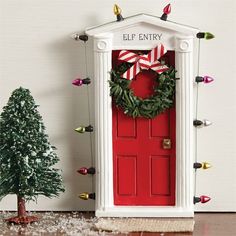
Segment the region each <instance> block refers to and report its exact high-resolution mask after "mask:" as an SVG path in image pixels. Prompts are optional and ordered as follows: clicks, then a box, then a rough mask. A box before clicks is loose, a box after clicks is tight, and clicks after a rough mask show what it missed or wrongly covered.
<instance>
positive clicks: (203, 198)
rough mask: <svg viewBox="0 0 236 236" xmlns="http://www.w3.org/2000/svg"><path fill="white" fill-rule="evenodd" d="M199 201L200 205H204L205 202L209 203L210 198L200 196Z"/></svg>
mask: <svg viewBox="0 0 236 236" xmlns="http://www.w3.org/2000/svg"><path fill="white" fill-rule="evenodd" d="M200 199H201V203H206V202H209V201H210V200H211V198H210V197H208V196H205V195H202V196H200Z"/></svg>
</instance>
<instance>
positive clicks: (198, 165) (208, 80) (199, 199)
mask: <svg viewBox="0 0 236 236" xmlns="http://www.w3.org/2000/svg"><path fill="white" fill-rule="evenodd" d="M197 38H198V62H197V76H196V78H195V82H196V83H197V84H196V100H195V104H196V105H195V108H196V110H195V120H194V121H193V125H194V126H195V127H196V129H195V163H194V165H193V168H194V169H195V173H194V198H193V202H194V204H196V203H199V202H201V203H206V202H208V201H210V200H211V198H210V197H208V196H205V195H202V196H200V197H197V196H196V195H197V170H198V169H200V168H202V169H203V170H206V169H208V168H210V167H211V164H210V163H208V162H202V163H199V162H198V128H201V127H205V126H209V125H211V124H212V122H211V121H209V120H207V119H204V120H199V119H198V96H199V83H205V84H208V83H211V82H213V81H214V79H213V78H212V77H210V76H208V75H205V76H200V52H201V39H206V40H209V39H212V38H214V35H213V34H211V33H209V32H200V33H198V34H197Z"/></svg>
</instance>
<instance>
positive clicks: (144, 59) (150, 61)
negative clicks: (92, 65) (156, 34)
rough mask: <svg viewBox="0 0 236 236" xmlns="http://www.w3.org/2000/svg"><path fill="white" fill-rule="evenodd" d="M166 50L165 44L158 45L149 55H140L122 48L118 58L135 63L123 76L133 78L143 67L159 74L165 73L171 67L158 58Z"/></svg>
mask: <svg viewBox="0 0 236 236" xmlns="http://www.w3.org/2000/svg"><path fill="white" fill-rule="evenodd" d="M166 52H167V50H166V49H165V47H164V46H163V44H160V45H157V46H156V47H155V48H153V49H152V50H151V52H149V53H148V54H147V55H138V54H136V53H133V52H130V51H127V50H122V51H121V52H120V54H119V57H118V60H121V61H126V62H129V63H134V65H133V66H132V67H130V68H129V69H128V70H127V71H126V72H125V73H124V74H123V75H122V77H123V78H125V79H128V80H132V79H133V78H134V77H135V76H136V75H137V74H138V73H139V72H140V70H141V69H142V70H148V69H151V70H154V71H156V72H157V73H159V74H161V73H163V72H164V71H166V70H168V69H169V68H168V67H167V66H166V65H163V64H161V63H160V62H159V61H158V59H159V58H160V57H162V56H163V55H164V54H165V53H166Z"/></svg>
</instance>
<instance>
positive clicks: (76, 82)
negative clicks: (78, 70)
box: [72, 78, 83, 86]
mask: <svg viewBox="0 0 236 236" xmlns="http://www.w3.org/2000/svg"><path fill="white" fill-rule="evenodd" d="M72 84H73V85H75V86H81V85H82V84H83V80H82V79H79V78H78V79H74V80H73V81H72Z"/></svg>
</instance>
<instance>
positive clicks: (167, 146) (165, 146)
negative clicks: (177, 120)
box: [162, 138, 171, 149]
mask: <svg viewBox="0 0 236 236" xmlns="http://www.w3.org/2000/svg"><path fill="white" fill-rule="evenodd" d="M162 147H163V149H171V140H170V139H169V138H164V139H163V141H162Z"/></svg>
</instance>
